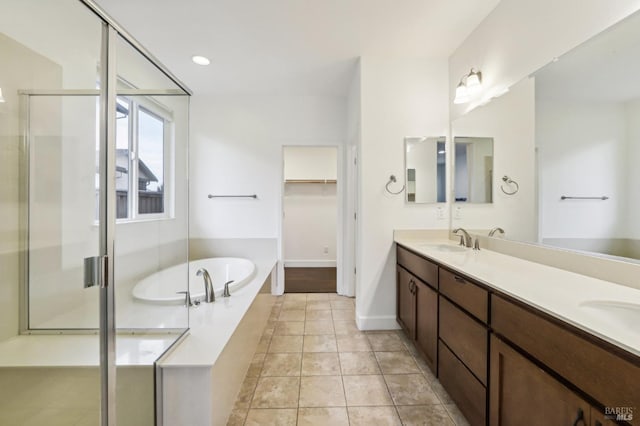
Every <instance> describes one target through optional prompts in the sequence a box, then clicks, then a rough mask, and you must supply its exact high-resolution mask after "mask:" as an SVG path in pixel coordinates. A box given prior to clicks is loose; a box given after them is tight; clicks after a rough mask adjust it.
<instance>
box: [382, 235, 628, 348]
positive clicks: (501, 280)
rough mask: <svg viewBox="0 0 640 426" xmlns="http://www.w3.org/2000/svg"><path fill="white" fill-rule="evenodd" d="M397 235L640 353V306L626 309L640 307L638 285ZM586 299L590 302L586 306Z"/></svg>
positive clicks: (484, 280) (419, 249)
mask: <svg viewBox="0 0 640 426" xmlns="http://www.w3.org/2000/svg"><path fill="white" fill-rule="evenodd" d="M394 240H395V242H396V243H398V244H400V245H402V246H404V247H406V248H408V249H410V250H412V251H414V252H416V253H419V254H422V255H424V256H425V257H428V258H431V259H433V260H434V261H436V262H438V263H440V264H442V265H444V266H447V267H450V268H452V269H454V270H457V271H459V272H460V273H463V274H464V275H467V276H469V277H471V278H473V279H475V280H477V281H479V282H481V283H483V284H486V285H487V286H489V287H492V288H495V289H496V290H499V291H501V292H503V293H505V294H508V295H510V296H512V297H514V298H515V299H518V300H520V301H522V302H524V303H526V304H528V305H530V306H532V307H535V308H537V309H539V310H541V311H543V312H546V313H548V314H550V315H552V316H554V317H556V318H558V319H560V320H562V321H565V322H567V323H569V324H572V325H574V326H576V327H578V328H580V329H582V330H584V331H586V332H588V333H590V334H593V335H595V336H598V337H600V338H602V339H603V340H605V341H608V342H610V343H612V344H614V345H616V346H618V347H620V348H622V349H624V350H626V351H628V352H630V353H632V354H635V355H637V356H640V322H638V321H636V318H638V315H640V311H633V310H629V311H627V310H626V308H625V306H629V304H635V305H638V306H640V290H638V289H635V288H631V287H626V286H623V285H620V284H615V283H611V282H608V281H603V280H599V279H596V278H592V277H588V276H584V275H580V274H577V273H574V272H569V271H566V270H563V269H558V268H554V267H551V266H546V265H542V264H539V263H535V262H530V261H527V260H523V259H520V258H517V257H513V256H507V255H504V254H501V253H497V252H494V251H490V250H486V249H481V250H480V251H474V250H472V249H465V250H464V251H462V252H459V251H444V250H440V249H438V248H437V246H438V245H440V244H442V245H446V246H453V247H455V246H456V244H455V243H454V242H453V241H451V240H447V239H441V238H439V239H434V238H428V237H425V236H424V235H422V236H420V235H417V236H416V237H409V236H407V235H398V234H396V236H395V238H394ZM639 279H640V278H639ZM593 301H596V302H598V301H603V302H607V303H609V302H611V305H613V306H614V307H615V309H614V310H613V311H608V310H601V309H594V308H593V305H592V306H591V307H590V306H588V305H589V303H590V302H593ZM584 303H587V306H584V305H582V304H584ZM616 304H619V305H616ZM616 306H617V307H616ZM616 311H617V312H616Z"/></svg>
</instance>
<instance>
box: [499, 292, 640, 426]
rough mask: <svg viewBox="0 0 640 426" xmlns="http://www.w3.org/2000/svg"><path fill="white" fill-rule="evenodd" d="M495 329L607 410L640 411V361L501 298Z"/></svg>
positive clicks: (572, 328) (556, 321)
mask: <svg viewBox="0 0 640 426" xmlns="http://www.w3.org/2000/svg"><path fill="white" fill-rule="evenodd" d="M491 326H492V328H493V330H494V332H496V333H497V334H499V335H501V336H503V337H504V338H506V339H507V340H509V341H511V342H512V343H514V344H515V345H517V346H518V347H520V348H521V349H522V350H524V351H525V352H527V353H529V354H530V355H531V356H533V357H534V358H536V359H538V361H540V362H542V363H543V364H545V365H546V366H548V367H549V368H550V369H551V370H553V371H555V372H556V373H558V374H559V375H560V376H562V377H564V378H565V379H566V380H567V381H569V382H570V383H572V384H573V385H575V386H576V387H577V388H579V389H581V390H582V391H583V392H585V393H586V394H587V395H589V396H591V397H592V398H595V399H596V400H597V401H598V402H600V403H601V404H603V405H604V406H605V407H640V385H639V384H640V357H634V356H633V355H632V354H623V353H622V352H617V351H621V350H617V349H615V348H612V350H611V351H610V350H607V349H605V348H603V347H602V346H603V345H605V343H603V342H600V341H599V340H597V339H596V338H595V337H585V336H586V334H585V333H583V332H581V331H578V330H576V329H575V328H574V327H572V326H570V325H568V324H564V323H562V322H559V321H558V320H555V319H553V320H552V319H549V318H547V317H546V316H543V315H540V314H537V313H534V312H532V311H531V310H530V309H527V308H525V307H523V306H520V304H516V303H513V302H510V301H508V300H506V299H504V298H502V297H499V296H496V295H492V296H491ZM614 351H616V352H617V353H614ZM618 353H620V355H618ZM633 424H636V423H635V422H634V423H633Z"/></svg>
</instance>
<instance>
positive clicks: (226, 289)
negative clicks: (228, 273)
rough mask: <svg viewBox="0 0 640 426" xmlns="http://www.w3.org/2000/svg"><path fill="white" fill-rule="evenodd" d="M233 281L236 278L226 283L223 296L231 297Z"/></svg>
mask: <svg viewBox="0 0 640 426" xmlns="http://www.w3.org/2000/svg"><path fill="white" fill-rule="evenodd" d="M233 281H234V280H231V281H227V282H226V283H224V291H223V292H222V297H231V293H229V284H231V283H232V282H233Z"/></svg>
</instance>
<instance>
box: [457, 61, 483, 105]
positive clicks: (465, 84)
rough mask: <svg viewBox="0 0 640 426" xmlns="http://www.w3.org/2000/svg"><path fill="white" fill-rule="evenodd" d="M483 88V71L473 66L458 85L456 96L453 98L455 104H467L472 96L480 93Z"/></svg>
mask: <svg viewBox="0 0 640 426" xmlns="http://www.w3.org/2000/svg"><path fill="white" fill-rule="evenodd" d="M480 89H482V73H481V72H480V71H478V70H476V69H475V68H471V71H469V73H468V74H465V75H463V76H462V78H461V79H460V83H458V87H456V97H455V98H454V99H453V103H454V104H466V103H467V102H469V100H470V96H471V95H474V94H476V93H478V92H479V91H480Z"/></svg>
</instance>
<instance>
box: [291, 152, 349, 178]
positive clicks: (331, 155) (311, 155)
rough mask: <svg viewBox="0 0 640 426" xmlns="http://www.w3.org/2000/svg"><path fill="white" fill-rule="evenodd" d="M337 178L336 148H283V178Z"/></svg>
mask: <svg viewBox="0 0 640 426" xmlns="http://www.w3.org/2000/svg"><path fill="white" fill-rule="evenodd" d="M337 178H338V150H337V149H336V148H332V147H315V146H310V147H299V146H298V147H296V146H288V147H285V148H284V179H285V181H287V180H332V179H333V180H336V179H337Z"/></svg>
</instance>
